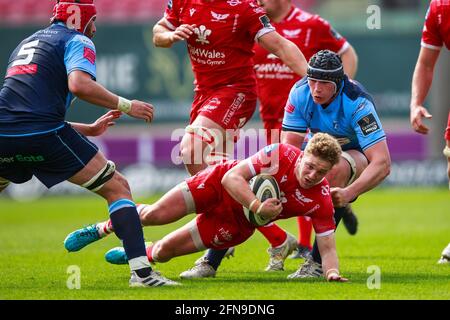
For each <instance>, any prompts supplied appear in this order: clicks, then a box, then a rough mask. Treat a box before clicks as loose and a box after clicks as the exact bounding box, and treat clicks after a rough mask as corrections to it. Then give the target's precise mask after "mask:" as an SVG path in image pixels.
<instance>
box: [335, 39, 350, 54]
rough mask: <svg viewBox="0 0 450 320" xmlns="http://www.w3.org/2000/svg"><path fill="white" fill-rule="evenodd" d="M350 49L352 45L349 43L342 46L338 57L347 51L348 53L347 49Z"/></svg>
mask: <svg viewBox="0 0 450 320" xmlns="http://www.w3.org/2000/svg"><path fill="white" fill-rule="evenodd" d="M348 48H350V43H348V42H347V41H346V42H345V43H344V44H343V45H342V47H341V49H339V51H338V52H336V53H337V55H338V56H340V55H342V54H343V53H344V52H345V51H347V49H348Z"/></svg>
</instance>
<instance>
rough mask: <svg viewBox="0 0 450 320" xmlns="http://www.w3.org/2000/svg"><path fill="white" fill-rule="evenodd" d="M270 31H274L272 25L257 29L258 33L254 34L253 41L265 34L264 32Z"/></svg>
mask: <svg viewBox="0 0 450 320" xmlns="http://www.w3.org/2000/svg"><path fill="white" fill-rule="evenodd" d="M272 31H275V28H274V27H272V28H267V27H265V28H262V29H261V30H259V31H258V33H257V34H256V36H255V41H256V40H258V39H259V38H261V37H262V36H263V35H265V34H267V33H269V32H272Z"/></svg>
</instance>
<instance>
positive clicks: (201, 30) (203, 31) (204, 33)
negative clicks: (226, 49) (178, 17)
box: [194, 25, 212, 44]
mask: <svg viewBox="0 0 450 320" xmlns="http://www.w3.org/2000/svg"><path fill="white" fill-rule="evenodd" d="M194 32H195V34H196V35H197V36H198V38H197V39H196V40H195V41H196V42H200V43H201V44H208V43H209V40H207V39H206V38H207V37H209V36H210V35H211V33H212V31H211V30H210V29H208V28H206V27H205V26H204V25H201V26H200V27H198V28H194Z"/></svg>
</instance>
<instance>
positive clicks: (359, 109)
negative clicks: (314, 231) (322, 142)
mask: <svg viewBox="0 0 450 320" xmlns="http://www.w3.org/2000/svg"><path fill="white" fill-rule="evenodd" d="M316 132H325V133H328V134H330V135H332V136H334V137H336V138H337V139H338V141H339V142H340V144H341V147H342V150H343V153H342V157H341V161H340V162H339V163H338V165H336V166H335V167H333V169H332V170H331V171H330V172H329V173H328V174H327V176H326V178H327V180H328V181H329V183H330V186H331V187H332V188H331V194H332V198H333V204H334V207H335V216H334V217H335V221H336V226H337V225H338V223H339V221H340V220H341V218H342V215H343V214H344V212H345V210H346V209H345V207H346V206H348V205H349V203H351V202H353V201H354V200H355V199H356V198H357V197H358V196H359V195H361V194H362V193H364V192H367V191H369V190H371V189H372V188H374V187H376V186H377V185H378V184H380V183H381V182H382V181H383V180H384V179H385V178H386V177H387V176H388V174H389V172H390V163H391V161H390V155H389V149H388V146H387V143H386V135H385V133H384V131H383V128H382V126H381V122H380V119H379V117H378V115H377V112H376V110H375V105H374V102H373V100H372V97H371V96H370V95H369V94H368V93H367V91H366V90H365V88H364V87H363V86H362V85H361V84H359V83H358V82H356V81H353V80H350V79H349V78H348V77H347V76H346V75H345V74H344V70H343V67H342V61H341V59H340V58H339V56H338V55H337V54H335V53H334V52H332V51H329V50H322V51H319V52H318V53H316V54H315V55H314V56H313V57H312V58H311V59H310V61H309V64H308V73H307V77H305V78H303V79H302V80H300V81H299V82H297V84H295V85H294V87H293V88H292V90H291V93H290V94H289V99H288V101H287V104H286V107H285V113H284V119H283V131H282V135H281V141H283V142H284V143H289V144H292V145H294V146H300V145H303V147H304V146H305V145H306V144H307V142H308V140H309V139H310V138H311V137H312V136H313V135H314V133H316ZM321 275H322V267H321V257H320V254H319V251H318V249H317V242H315V243H314V247H313V250H312V253H311V259H309V260H307V261H306V262H305V263H304V264H303V265H302V266H300V268H299V269H298V270H297V271H296V272H295V273H293V274H291V275H289V276H288V277H289V278H308V277H319V276H321Z"/></svg>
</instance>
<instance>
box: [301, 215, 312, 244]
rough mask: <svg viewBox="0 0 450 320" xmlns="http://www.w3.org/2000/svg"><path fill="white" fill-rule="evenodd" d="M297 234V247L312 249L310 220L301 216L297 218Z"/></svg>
mask: <svg viewBox="0 0 450 320" xmlns="http://www.w3.org/2000/svg"><path fill="white" fill-rule="evenodd" d="M297 222H298V233H299V234H300V240H299V245H301V246H303V247H307V248H308V249H310V250H311V249H312V245H311V233H312V222H311V219H309V218H305V217H302V216H299V217H297Z"/></svg>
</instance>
